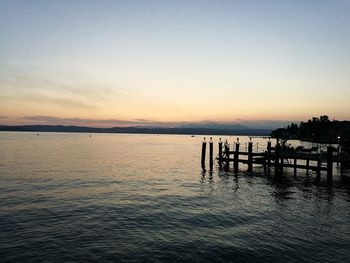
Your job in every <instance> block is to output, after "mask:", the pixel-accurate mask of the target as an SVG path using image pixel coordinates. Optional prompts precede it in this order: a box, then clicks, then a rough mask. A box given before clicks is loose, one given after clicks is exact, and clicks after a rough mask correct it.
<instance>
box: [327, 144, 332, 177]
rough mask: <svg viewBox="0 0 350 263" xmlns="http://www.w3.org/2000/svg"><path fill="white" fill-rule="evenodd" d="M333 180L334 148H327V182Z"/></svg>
mask: <svg viewBox="0 0 350 263" xmlns="http://www.w3.org/2000/svg"><path fill="white" fill-rule="evenodd" d="M332 180H333V147H332V146H328V147H327V181H328V182H331V181H332Z"/></svg>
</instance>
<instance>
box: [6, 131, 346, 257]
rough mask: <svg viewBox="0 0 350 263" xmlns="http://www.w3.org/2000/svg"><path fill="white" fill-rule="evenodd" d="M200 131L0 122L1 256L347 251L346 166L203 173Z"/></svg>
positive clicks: (261, 142)
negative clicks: (65, 129) (99, 130)
mask: <svg viewBox="0 0 350 263" xmlns="http://www.w3.org/2000/svg"><path fill="white" fill-rule="evenodd" d="M223 138H224V139H229V140H230V141H232V142H233V140H234V139H235V137H223ZM201 141H202V137H201V136H196V137H194V138H192V137H190V136H187V135H160V136H156V135H127V134H92V137H89V134H68V133H67V134H64V133H40V136H37V134H36V133H15V132H9V133H7V132H3V133H0V261H1V262H72V261H81V262H91V261H96V262H110V261H114V262H231V261H232V262H233V261H234V262H266V261H270V262H348V261H349V259H350V186H349V185H350V184H349V180H350V173H349V172H347V171H345V174H344V175H342V176H341V175H340V174H339V171H338V169H336V168H335V178H334V183H333V185H331V186H330V185H327V183H326V175H325V174H324V173H323V174H322V179H321V183H320V184H319V185H316V184H315V183H314V179H315V174H314V173H313V172H310V174H309V175H306V174H305V172H304V171H300V172H299V173H298V174H297V176H296V177H294V176H293V173H292V170H288V169H286V174H285V175H284V178H283V180H281V181H276V180H275V179H274V176H273V174H274V173H273V169H272V171H271V174H264V173H263V169H262V168H261V167H254V171H255V172H254V174H253V175H249V174H246V173H245V172H244V171H245V167H244V166H242V167H241V169H242V170H241V172H240V173H239V175H238V176H237V177H235V176H233V175H232V173H225V172H220V171H218V168H217V167H215V169H214V172H213V174H212V175H209V174H208V173H206V174H204V175H203V174H202V172H201V169H200V152H201V148H200V147H201ZM214 141H215V144H214V147H215V148H214V152H215V153H217V144H216V142H217V141H218V137H217V136H215V137H214ZM240 141H241V142H242V147H244V143H245V142H246V141H248V137H244V136H240ZM254 141H255V146H254V147H260V149H261V148H263V147H264V145H266V141H265V140H263V139H255V140H254ZM256 143H259V145H256ZM295 143H300V142H295Z"/></svg>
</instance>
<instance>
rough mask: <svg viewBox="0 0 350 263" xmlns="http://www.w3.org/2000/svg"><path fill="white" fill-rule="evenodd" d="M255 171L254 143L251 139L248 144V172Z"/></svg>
mask: <svg viewBox="0 0 350 263" xmlns="http://www.w3.org/2000/svg"><path fill="white" fill-rule="evenodd" d="M252 171H253V142H252V139H251V138H250V141H249V143H248V172H250V173H251V172H252Z"/></svg>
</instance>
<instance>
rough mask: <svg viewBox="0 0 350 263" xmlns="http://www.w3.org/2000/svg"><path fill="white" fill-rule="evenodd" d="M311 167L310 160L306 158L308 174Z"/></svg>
mask: <svg viewBox="0 0 350 263" xmlns="http://www.w3.org/2000/svg"><path fill="white" fill-rule="evenodd" d="M309 169H310V160H309V159H307V160H306V174H309Z"/></svg>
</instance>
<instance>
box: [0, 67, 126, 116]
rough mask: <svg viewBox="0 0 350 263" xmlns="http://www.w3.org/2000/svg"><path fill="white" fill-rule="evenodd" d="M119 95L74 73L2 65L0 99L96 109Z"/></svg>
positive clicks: (113, 89) (114, 90)
mask: <svg viewBox="0 0 350 263" xmlns="http://www.w3.org/2000/svg"><path fill="white" fill-rule="evenodd" d="M118 97H120V94H119V93H118V92H117V91H116V88H114V87H113V88H112V87H107V86H104V85H102V84H101V85H98V84H94V85H92V84H90V83H89V82H88V81H87V80H86V81H81V80H78V79H75V78H74V76H68V77H67V76H66V75H65V76H55V77H53V76H50V75H47V74H45V73H44V72H41V71H40V70H38V69H36V70H34V69H24V68H21V67H15V66H11V65H4V64H2V65H1V72H0V98H1V100H4V101H6V100H11V101H25V102H34V103H44V104H46V105H47V104H51V105H56V106H61V107H68V108H72V109H78V108H80V109H85V110H95V109H97V108H98V107H99V105H100V104H101V103H103V102H106V101H108V100H110V99H112V98H113V99H115V98H118Z"/></svg>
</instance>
